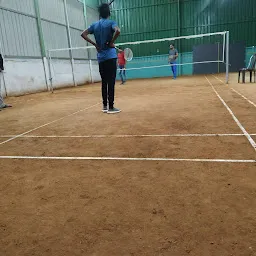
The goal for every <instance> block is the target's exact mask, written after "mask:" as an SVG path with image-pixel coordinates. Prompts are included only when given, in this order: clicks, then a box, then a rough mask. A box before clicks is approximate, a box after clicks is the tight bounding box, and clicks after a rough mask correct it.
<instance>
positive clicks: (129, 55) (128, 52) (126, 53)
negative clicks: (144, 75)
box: [115, 47, 133, 61]
mask: <svg viewBox="0 0 256 256" xmlns="http://www.w3.org/2000/svg"><path fill="white" fill-rule="evenodd" d="M115 48H116V49H117V50H119V51H122V50H121V49H119V48H118V47H115ZM124 58H125V60H126V61H132V59H133V52H132V50H131V49H130V48H125V49H124Z"/></svg>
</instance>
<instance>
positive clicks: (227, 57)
mask: <svg viewBox="0 0 256 256" xmlns="http://www.w3.org/2000/svg"><path fill="white" fill-rule="evenodd" d="M226 37H227V40H226V84H228V82H229V31H227V33H226Z"/></svg>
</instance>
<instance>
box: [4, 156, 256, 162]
mask: <svg viewBox="0 0 256 256" xmlns="http://www.w3.org/2000/svg"><path fill="white" fill-rule="evenodd" d="M0 159H34V160H94V161H95V160H98V161H100V160H105V161H108V160H111V161H166V162H168V161H169V162H221V163H223V162H224V163H256V160H253V159H249V160H240V159H193V158H192V159H189V158H136V157H89V156H88V157H71V156H0Z"/></svg>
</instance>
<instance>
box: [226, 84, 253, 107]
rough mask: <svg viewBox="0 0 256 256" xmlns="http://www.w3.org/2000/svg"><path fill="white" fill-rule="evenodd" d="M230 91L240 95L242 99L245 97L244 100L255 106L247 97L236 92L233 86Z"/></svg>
mask: <svg viewBox="0 0 256 256" xmlns="http://www.w3.org/2000/svg"><path fill="white" fill-rule="evenodd" d="M231 90H232V91H234V92H235V93H236V94H238V95H239V96H241V97H242V98H243V99H245V100H246V101H248V102H249V103H250V104H251V105H253V106H254V107H255V108H256V104H255V103H254V102H253V101H251V100H249V99H248V98H246V97H245V96H244V95H243V94H241V93H240V92H238V91H237V90H235V89H234V88H231Z"/></svg>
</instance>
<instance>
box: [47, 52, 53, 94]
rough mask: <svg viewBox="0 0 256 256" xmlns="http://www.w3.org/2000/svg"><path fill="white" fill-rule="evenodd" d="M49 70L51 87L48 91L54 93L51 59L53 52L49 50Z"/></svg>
mask: <svg viewBox="0 0 256 256" xmlns="http://www.w3.org/2000/svg"><path fill="white" fill-rule="evenodd" d="M47 59H48V70H49V81H50V87H48V91H50V90H51V91H52V92H53V84H52V79H53V77H52V59H51V51H49V50H48V56H47Z"/></svg>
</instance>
